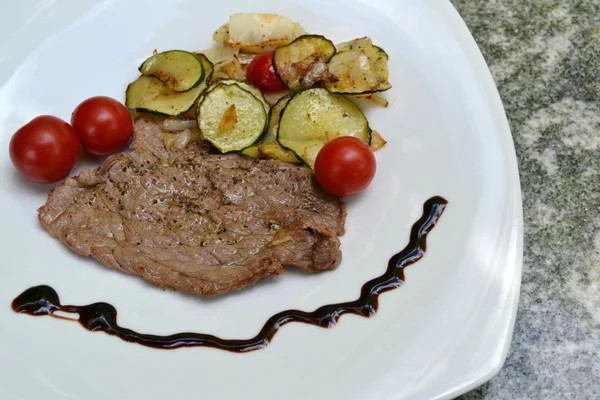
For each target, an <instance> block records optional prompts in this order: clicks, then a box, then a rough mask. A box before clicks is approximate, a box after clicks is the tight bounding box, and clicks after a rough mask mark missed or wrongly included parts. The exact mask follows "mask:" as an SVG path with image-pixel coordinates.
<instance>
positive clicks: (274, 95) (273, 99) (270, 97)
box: [263, 90, 292, 105]
mask: <svg viewBox="0 0 600 400" xmlns="http://www.w3.org/2000/svg"><path fill="white" fill-rule="evenodd" d="M290 93H292V91H291V90H284V91H282V92H270V93H269V92H265V93H263V94H264V96H265V99H266V100H267V103H269V104H270V105H274V104H275V103H277V102H278V101H279V99H281V98H282V97H283V96H286V95H288V94H290Z"/></svg>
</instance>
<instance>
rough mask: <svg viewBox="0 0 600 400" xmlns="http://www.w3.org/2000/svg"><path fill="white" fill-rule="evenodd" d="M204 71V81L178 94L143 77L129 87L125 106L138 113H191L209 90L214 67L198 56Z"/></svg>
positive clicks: (173, 114) (151, 78)
mask: <svg viewBox="0 0 600 400" xmlns="http://www.w3.org/2000/svg"><path fill="white" fill-rule="evenodd" d="M196 57H198V60H199V61H200V62H201V63H202V66H203V69H204V71H205V72H204V79H202V81H201V82H200V83H199V84H198V85H196V87H194V88H193V89H191V90H188V91H187V92H176V91H174V90H173V89H171V88H169V87H168V86H167V85H165V84H164V83H163V82H161V81H160V80H158V79H156V78H154V77H151V76H145V75H142V76H140V77H139V78H138V79H136V80H135V81H133V82H132V83H130V84H129V86H127V90H126V92H125V105H126V106H127V108H129V109H130V110H133V111H137V112H149V113H153V114H159V115H167V116H171V117H176V116H178V115H181V114H184V113H186V112H187V111H189V110H190V109H191V108H192V107H193V106H194V104H195V103H196V100H197V99H198V98H199V97H200V95H202V93H204V91H205V90H206V89H207V88H208V84H209V82H210V78H211V76H212V71H213V66H212V63H211V62H210V61H208V59H207V58H206V57H204V56H203V55H197V56H196Z"/></svg>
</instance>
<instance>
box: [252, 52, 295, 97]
mask: <svg viewBox="0 0 600 400" xmlns="http://www.w3.org/2000/svg"><path fill="white" fill-rule="evenodd" d="M246 80H248V82H250V83H251V84H253V85H254V86H256V87H257V88H259V89H261V90H262V91H263V92H281V91H282V90H286V89H287V87H286V86H285V85H284V84H283V82H281V79H279V77H278V76H277V74H276V73H275V68H274V67H273V52H272V51H267V52H265V53H261V54H259V55H257V56H256V57H254V59H253V60H252V62H251V63H250V64H249V65H248V68H247V69H246Z"/></svg>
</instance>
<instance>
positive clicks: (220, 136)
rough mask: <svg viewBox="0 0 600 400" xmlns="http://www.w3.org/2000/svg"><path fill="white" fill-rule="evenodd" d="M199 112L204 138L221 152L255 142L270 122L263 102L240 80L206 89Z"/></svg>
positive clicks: (200, 126)
mask: <svg viewBox="0 0 600 400" xmlns="http://www.w3.org/2000/svg"><path fill="white" fill-rule="evenodd" d="M196 114H197V121H198V128H199V129H200V134H201V135H202V138H203V139H205V140H208V141H209V142H211V143H212V145H213V146H215V147H216V148H217V149H218V150H219V151H221V153H229V152H232V151H242V150H244V149H246V148H247V147H250V146H252V144H254V143H255V142H257V141H258V139H260V137H261V136H262V134H263V132H264V131H265V129H266V128H267V123H268V117H267V113H266V111H265V108H264V106H263V104H262V102H261V101H260V100H259V99H257V98H256V97H255V96H254V95H253V94H252V93H250V92H249V91H247V90H245V89H242V88H241V87H240V86H239V85H237V84H231V85H226V84H220V85H217V86H216V87H215V88H214V89H212V90H211V91H209V92H208V93H206V94H205V95H204V96H203V98H202V101H201V102H200V103H199V104H198V110H197V113H196Z"/></svg>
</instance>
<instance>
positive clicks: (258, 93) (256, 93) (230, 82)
mask: <svg viewBox="0 0 600 400" xmlns="http://www.w3.org/2000/svg"><path fill="white" fill-rule="evenodd" d="M218 84H223V85H238V86H239V87H241V88H242V89H244V90H247V91H249V92H250V93H252V94H253V95H254V97H256V98H257V99H258V100H260V102H261V103H263V106H264V107H265V111H266V112H267V113H269V110H270V109H271V106H270V105H269V103H268V102H267V99H265V95H264V94H263V92H261V91H260V89H259V88H257V87H256V86H252V85H251V84H249V83H246V82H241V81H236V80H234V79H226V80H223V81H219V82H218V83H217V84H215V85H214V86H216V85H218Z"/></svg>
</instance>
